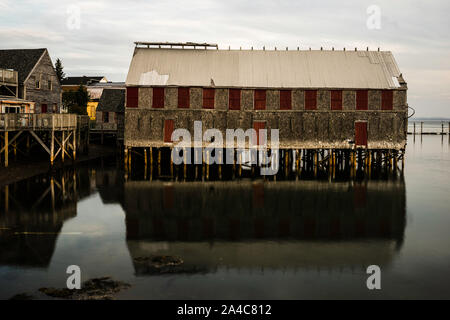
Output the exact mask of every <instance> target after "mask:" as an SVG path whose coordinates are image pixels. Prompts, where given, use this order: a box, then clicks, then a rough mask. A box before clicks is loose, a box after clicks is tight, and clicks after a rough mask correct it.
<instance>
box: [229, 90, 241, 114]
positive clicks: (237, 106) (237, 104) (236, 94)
mask: <svg viewBox="0 0 450 320" xmlns="http://www.w3.org/2000/svg"><path fill="white" fill-rule="evenodd" d="M229 109H230V110H241V89H230V90H229Z"/></svg>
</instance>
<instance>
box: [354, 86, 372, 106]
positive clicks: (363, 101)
mask: <svg viewBox="0 0 450 320" xmlns="http://www.w3.org/2000/svg"><path fill="white" fill-rule="evenodd" d="M368 109H369V95H368V91H367V90H357V91H356V110H368Z"/></svg>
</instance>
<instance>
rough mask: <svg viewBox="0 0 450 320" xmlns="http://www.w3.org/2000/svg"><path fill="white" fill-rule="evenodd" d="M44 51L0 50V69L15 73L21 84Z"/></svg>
mask: <svg viewBox="0 0 450 320" xmlns="http://www.w3.org/2000/svg"><path fill="white" fill-rule="evenodd" d="M46 51H47V49H7V50H0V68H3V69H13V70H15V71H17V73H18V81H19V83H23V82H24V81H25V79H26V78H27V77H28V75H29V74H30V72H31V71H32V70H33V68H34V66H35V65H36V64H37V63H38V61H39V59H40V58H41V57H42V55H43V54H44V52H46Z"/></svg>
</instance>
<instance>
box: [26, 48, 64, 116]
mask: <svg viewBox="0 0 450 320" xmlns="http://www.w3.org/2000/svg"><path fill="white" fill-rule="evenodd" d="M37 79H41V88H40V89H37V88H36V80H37ZM49 80H51V81H52V89H51V90H49V89H48V81H49ZM22 95H23V97H24V98H25V99H26V100H30V101H35V102H36V104H35V107H34V108H35V112H36V113H40V112H41V105H42V104H47V108H48V109H47V110H49V111H48V112H51V110H53V106H54V105H55V104H56V105H57V111H56V112H59V110H60V108H61V85H60V83H59V80H58V78H57V76H56V73H55V70H54V68H53V63H52V61H51V59H50V56H49V55H48V53H47V52H46V53H45V54H44V56H43V57H42V59H41V60H40V61H39V63H38V64H37V65H36V67H35V69H34V70H33V72H32V73H31V74H30V76H29V77H28V79H27V80H26V81H25V83H24V89H23V88H22Z"/></svg>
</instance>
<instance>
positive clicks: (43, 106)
mask: <svg viewBox="0 0 450 320" xmlns="http://www.w3.org/2000/svg"><path fill="white" fill-rule="evenodd" d="M41 113H47V104H45V103H43V104H41Z"/></svg>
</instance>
